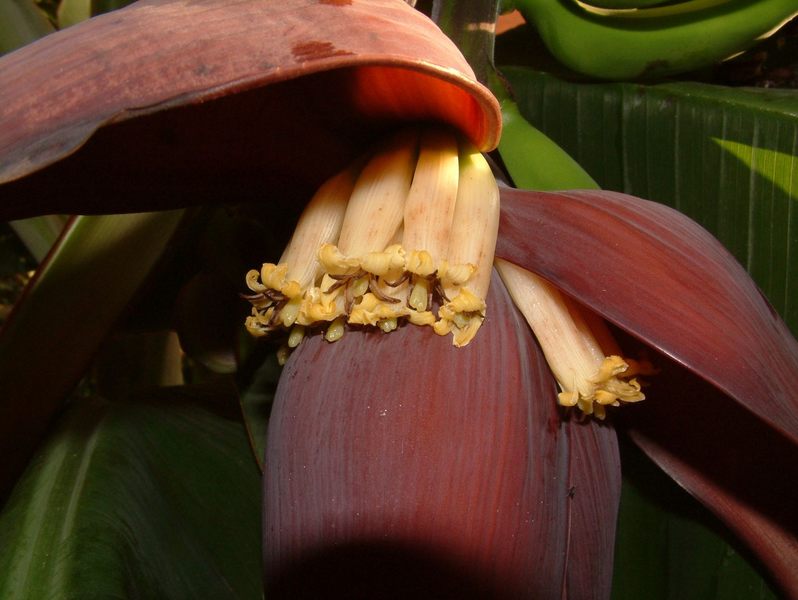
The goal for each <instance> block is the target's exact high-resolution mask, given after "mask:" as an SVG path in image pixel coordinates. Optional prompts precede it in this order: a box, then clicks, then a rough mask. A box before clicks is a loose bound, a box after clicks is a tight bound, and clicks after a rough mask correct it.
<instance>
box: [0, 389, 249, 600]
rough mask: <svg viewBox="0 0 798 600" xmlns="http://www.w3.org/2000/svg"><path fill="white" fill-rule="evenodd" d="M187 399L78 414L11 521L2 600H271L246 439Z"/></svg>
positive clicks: (40, 461) (96, 404)
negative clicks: (264, 595)
mask: <svg viewBox="0 0 798 600" xmlns="http://www.w3.org/2000/svg"><path fill="white" fill-rule="evenodd" d="M181 399H182V397H181V392H180V391H179V390H178V391H176V392H172V394H171V396H170V398H169V404H170V405H169V406H166V405H158V406H156V405H152V404H143V403H142V404H111V403H107V402H104V401H99V400H85V399H84V400H79V401H78V402H77V403H76V404H75V405H74V406H73V407H72V408H71V409H70V411H69V413H68V414H67V415H66V416H65V418H64V420H63V421H62V422H61V423H60V425H59V426H58V428H57V430H56V431H55V432H54V434H53V436H52V437H51V438H50V440H49V441H48V443H47V444H46V445H45V446H44V447H43V448H42V449H41V451H40V452H39V454H38V455H37V457H36V459H35V461H34V462H33V463H32V464H31V466H30V468H29V469H28V471H27V472H26V474H25V476H24V478H23V479H22V480H21V481H20V483H19V485H18V486H17V487H16V489H15V490H14V494H13V495H12V497H11V499H10V500H9V502H8V504H7V505H6V507H5V508H4V510H3V512H2V513H0V596H2V597H3V598H6V599H8V600H12V599H14V600H17V599H27V598H29V599H31V600H34V599H38V598H131V597H138V598H189V597H193V598H200V597H202V598H211V597H212V598H231V599H232V598H253V599H257V598H260V597H261V589H262V587H261V573H260V564H259V560H258V556H259V548H260V539H259V538H260V536H259V529H260V523H259V514H258V511H259V504H260V493H259V476H258V470H257V467H256V466H255V463H254V461H252V459H251V455H250V451H249V447H248V444H247V440H246V435H245V434H244V431H243V428H242V426H241V424H240V423H237V422H234V421H228V420H227V419H224V418H221V417H219V416H216V415H214V414H212V413H210V412H207V411H205V410H203V409H200V408H196V407H192V406H190V405H187V404H185V403H183V402H181ZM145 400H146V398H145Z"/></svg>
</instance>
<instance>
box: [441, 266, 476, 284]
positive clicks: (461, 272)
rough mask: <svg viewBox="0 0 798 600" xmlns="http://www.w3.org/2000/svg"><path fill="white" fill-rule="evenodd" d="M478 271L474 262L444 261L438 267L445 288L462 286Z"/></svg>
mask: <svg viewBox="0 0 798 600" xmlns="http://www.w3.org/2000/svg"><path fill="white" fill-rule="evenodd" d="M476 272H477V266H476V265H475V264H472V263H463V264H458V265H450V264H449V263H448V262H446V261H443V262H442V263H441V265H440V268H439V269H438V276H439V277H440V279H441V284H442V285H443V286H444V287H445V288H449V287H460V286H463V285H465V284H466V283H468V281H469V280H471V279H472V278H473V277H474V275H475V274H476Z"/></svg>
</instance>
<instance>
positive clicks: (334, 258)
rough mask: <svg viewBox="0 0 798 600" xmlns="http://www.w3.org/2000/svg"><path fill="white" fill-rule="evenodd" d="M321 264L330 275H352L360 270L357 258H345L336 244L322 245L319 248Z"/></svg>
mask: <svg viewBox="0 0 798 600" xmlns="http://www.w3.org/2000/svg"><path fill="white" fill-rule="evenodd" d="M319 263H321V266H322V268H323V269H324V271H325V272H326V273H329V274H330V275H351V274H352V273H355V272H356V271H358V270H359V269H360V262H359V261H358V260H357V259H356V258H350V257H348V256H345V255H344V254H343V253H342V252H341V251H340V250H339V249H338V247H337V246H335V245H334V244H322V246H321V247H320V248H319Z"/></svg>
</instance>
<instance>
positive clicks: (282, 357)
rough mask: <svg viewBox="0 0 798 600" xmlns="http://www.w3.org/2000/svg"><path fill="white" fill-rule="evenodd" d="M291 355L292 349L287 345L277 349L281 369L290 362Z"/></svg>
mask: <svg viewBox="0 0 798 600" xmlns="http://www.w3.org/2000/svg"><path fill="white" fill-rule="evenodd" d="M290 354H291V349H290V348H289V347H288V346H286V345H282V346H280V347H279V348H278V349H277V364H278V365H280V366H281V367H282V366H285V363H286V362H287V361H288V357H289V356H290Z"/></svg>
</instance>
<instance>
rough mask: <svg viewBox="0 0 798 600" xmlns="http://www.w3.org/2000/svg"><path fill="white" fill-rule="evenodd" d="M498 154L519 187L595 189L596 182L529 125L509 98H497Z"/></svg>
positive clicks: (533, 188) (596, 186)
mask: <svg viewBox="0 0 798 600" xmlns="http://www.w3.org/2000/svg"><path fill="white" fill-rule="evenodd" d="M501 106H502V138H501V141H500V142H499V155H500V156H501V157H502V161H504V166H505V167H507V171H508V172H509V173H510V176H511V177H512V178H513V183H515V185H516V186H517V187H519V188H526V189H532V190H541V191H547V190H549V191H552V190H574V189H582V190H584V189H598V188H599V186H598V184H597V183H596V182H595V181H594V180H593V178H592V177H590V175H588V174H587V172H586V171H585V170H584V169H583V168H582V167H581V166H579V163H577V162H576V161H575V160H574V159H573V158H571V156H570V155H569V154H568V153H567V152H565V150H563V149H562V148H560V147H559V146H558V145H557V144H555V143H554V141H552V140H551V139H550V138H549V137H548V136H546V135H545V134H544V133H543V132H541V131H539V130H538V129H536V128H535V127H533V126H532V125H531V124H530V123H529V122H528V121H527V120H526V119H524V117H523V116H522V115H521V113H520V111H519V110H518V106H517V105H516V104H515V102H513V101H512V100H509V99H503V100H502V101H501Z"/></svg>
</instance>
